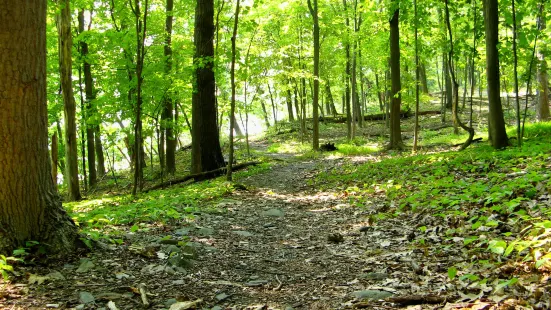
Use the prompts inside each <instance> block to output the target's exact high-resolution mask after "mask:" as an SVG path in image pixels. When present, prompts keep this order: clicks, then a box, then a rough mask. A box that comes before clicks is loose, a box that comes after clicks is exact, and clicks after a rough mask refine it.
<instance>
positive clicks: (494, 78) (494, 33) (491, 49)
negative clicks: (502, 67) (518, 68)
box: [483, 0, 509, 149]
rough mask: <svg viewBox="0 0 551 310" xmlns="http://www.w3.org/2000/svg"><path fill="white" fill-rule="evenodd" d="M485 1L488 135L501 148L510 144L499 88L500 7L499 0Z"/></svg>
mask: <svg viewBox="0 0 551 310" xmlns="http://www.w3.org/2000/svg"><path fill="white" fill-rule="evenodd" d="M483 3H484V29H485V32H486V75H487V77H488V101H489V110H490V111H489V115H488V123H489V126H488V127H489V128H488V131H489V132H488V136H489V139H488V140H490V142H491V144H492V146H493V147H494V148H496V149H501V148H504V147H506V146H508V145H509V140H508V138H507V132H506V131H505V120H504V118H503V108H502V106H501V98H500V89H499V53H498V51H497V44H498V42H499V35H498V23H499V16H498V12H499V8H498V3H497V0H485V1H483Z"/></svg>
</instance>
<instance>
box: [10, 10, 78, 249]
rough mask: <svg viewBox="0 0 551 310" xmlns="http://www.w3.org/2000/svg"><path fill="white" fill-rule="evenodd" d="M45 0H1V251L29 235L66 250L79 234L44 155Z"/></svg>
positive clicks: (74, 242) (49, 245)
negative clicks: (62, 204)
mask: <svg viewBox="0 0 551 310" xmlns="http://www.w3.org/2000/svg"><path fill="white" fill-rule="evenodd" d="M46 2H47V1H46V0H34V1H20V0H6V1H4V3H3V4H4V5H3V7H2V10H0V29H1V30H0V71H1V73H2V74H0V106H1V107H2V108H1V109H0V124H2V125H1V126H0V149H2V150H3V151H2V152H0V253H11V251H12V250H13V249H15V248H17V247H20V246H24V242H25V241H28V240H34V241H38V242H40V243H41V244H42V245H44V246H46V247H47V248H48V249H49V250H50V251H51V252H63V253H66V252H68V251H72V250H73V249H74V248H75V246H76V242H77V240H78V239H77V237H78V233H77V228H76V226H75V225H74V223H73V221H72V220H71V218H70V217H69V216H68V215H67V213H66V212H65V210H64V209H63V208H62V206H61V201H60V199H59V196H58V195H57V193H56V189H55V185H54V182H53V178H52V169H51V167H50V160H49V155H48V118H47V105H46Z"/></svg>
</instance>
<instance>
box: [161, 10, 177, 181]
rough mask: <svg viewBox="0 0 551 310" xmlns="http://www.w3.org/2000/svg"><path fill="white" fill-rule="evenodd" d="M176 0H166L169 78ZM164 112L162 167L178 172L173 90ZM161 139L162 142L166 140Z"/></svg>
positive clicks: (166, 44)
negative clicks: (164, 147)
mask: <svg viewBox="0 0 551 310" xmlns="http://www.w3.org/2000/svg"><path fill="white" fill-rule="evenodd" d="M173 9H174V0H166V19H165V36H166V37H165V46H164V56H165V75H166V76H167V78H168V80H171V79H170V77H169V76H170V73H171V71H172V24H173V21H174V16H173ZM163 103H164V104H163V113H162V116H161V118H162V120H161V128H162V129H161V130H163V131H164V137H165V141H166V152H165V154H163V155H165V156H163V157H164V159H165V162H164V163H162V164H161V167H166V171H167V172H168V173H170V174H174V172H176V137H175V136H174V103H173V99H172V92H171V91H170V90H168V91H167V92H166V95H165V98H164V102H163ZM165 141H161V143H163V142H165Z"/></svg>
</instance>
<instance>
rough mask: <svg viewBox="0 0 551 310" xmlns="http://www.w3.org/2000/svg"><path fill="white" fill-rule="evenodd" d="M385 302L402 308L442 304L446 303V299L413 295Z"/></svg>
mask: <svg viewBox="0 0 551 310" xmlns="http://www.w3.org/2000/svg"><path fill="white" fill-rule="evenodd" d="M385 300H386V301H388V302H392V303H395V304H400V305H402V306H413V305H423V304H441V303H443V302H445V301H446V297H443V296H430V295H428V296H422V295H412V296H400V297H389V298H387V299H385Z"/></svg>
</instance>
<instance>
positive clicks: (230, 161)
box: [226, 0, 275, 182]
mask: <svg viewBox="0 0 551 310" xmlns="http://www.w3.org/2000/svg"><path fill="white" fill-rule="evenodd" d="M240 4H241V1H239V0H237V4H236V5H235V16H234V24H233V35H232V37H231V52H232V54H231V55H232V56H231V70H230V75H231V77H230V79H231V104H230V137H229V140H230V152H229V155H228V168H227V170H228V171H227V174H226V179H227V180H228V181H230V182H231V181H232V179H233V176H232V167H233V155H234V149H233V130H234V128H235V125H236V124H237V122H236V121H235V92H236V91H235V88H236V85H235V61H236V60H235V59H236V46H235V45H236V43H237V42H236V41H237V27H238V26H239V9H240ZM269 87H270V84H268V89H269ZM271 95H272V92H271V91H270V96H271ZM274 117H275V115H274Z"/></svg>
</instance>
